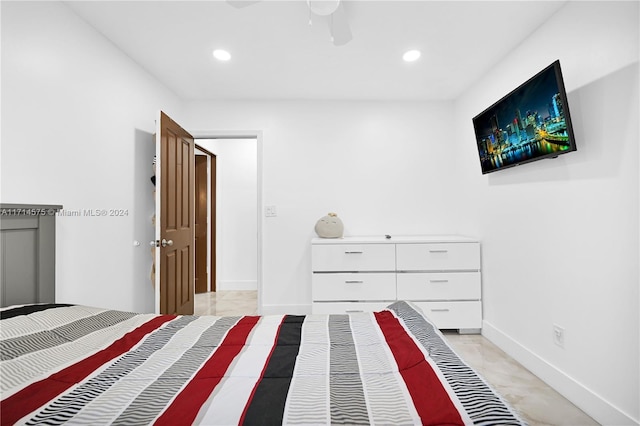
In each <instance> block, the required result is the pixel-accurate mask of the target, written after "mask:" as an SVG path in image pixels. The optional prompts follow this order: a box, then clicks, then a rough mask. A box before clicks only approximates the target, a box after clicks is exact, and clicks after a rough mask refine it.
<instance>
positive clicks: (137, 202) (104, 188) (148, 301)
mask: <svg viewBox="0 0 640 426" xmlns="http://www.w3.org/2000/svg"><path fill="white" fill-rule="evenodd" d="M1 7H2V105H3V107H4V108H2V125H3V126H2V159H1V168H2V171H1V174H2V188H1V200H2V202H3V203H38V204H43V203H44V204H62V205H63V206H64V209H65V210H66V211H68V212H73V211H78V212H84V210H94V211H97V210H99V209H107V210H111V209H121V210H125V211H126V212H127V213H126V215H125V216H121V217H96V216H88V215H81V216H80V217H78V216H60V217H58V220H57V225H58V227H57V236H58V240H57V256H58V258H57V271H56V272H57V273H56V278H57V285H56V290H57V294H56V298H57V301H59V302H70V303H82V304H87V305H96V306H104V307H111V308H118V309H124V310H135V311H152V310H153V297H154V296H153V289H152V285H151V282H150V280H149V271H150V266H151V256H150V253H149V245H148V243H149V241H150V240H151V239H153V228H152V227H151V222H150V219H151V215H152V214H153V198H152V195H151V193H152V191H153V185H152V184H151V183H150V180H149V178H150V176H151V174H152V171H151V162H152V159H153V155H154V152H155V151H154V150H155V147H154V142H153V133H154V131H155V123H154V120H155V118H156V115H157V111H158V110H159V109H164V110H166V111H167V112H168V113H169V114H172V112H175V111H178V109H179V107H180V102H179V100H178V99H177V97H176V96H174V95H173V94H172V93H171V92H169V91H168V90H167V89H166V88H164V87H163V86H162V85H160V84H159V83H158V82H157V81H156V80H154V79H153V78H151V77H150V76H149V75H148V74H147V73H146V72H144V71H143V70H142V69H141V68H140V67H139V66H138V65H136V64H135V63H134V62H133V61H131V60H130V59H129V58H128V57H127V56H125V55H124V54H123V53H122V52H121V51H119V50H118V49H116V48H115V47H114V46H113V45H112V44H111V43H110V42H109V41H107V40H106V39H104V38H103V37H102V36H100V35H99V34H98V33H97V32H96V31H95V30H94V29H92V28H91V27H89V26H88V25H87V24H86V23H84V21H82V20H80V19H79V18H78V17H77V16H76V15H75V14H73V12H71V11H70V10H69V8H68V7H67V6H65V5H63V4H61V3H57V2H42V3H39V2H2V3H1ZM173 115H177V113H176V114H173ZM178 118H179V117H176V119H178ZM134 240H138V241H140V243H141V246H139V247H134V245H133V241H134Z"/></svg>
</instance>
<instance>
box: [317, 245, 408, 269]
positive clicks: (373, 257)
mask: <svg viewBox="0 0 640 426" xmlns="http://www.w3.org/2000/svg"><path fill="white" fill-rule="evenodd" d="M311 255H312V261H311V267H312V270H313V271H314V272H316V271H335V272H354V271H395V269H396V250H395V246H394V245H393V244H335V245H334V244H317V245H312V246H311Z"/></svg>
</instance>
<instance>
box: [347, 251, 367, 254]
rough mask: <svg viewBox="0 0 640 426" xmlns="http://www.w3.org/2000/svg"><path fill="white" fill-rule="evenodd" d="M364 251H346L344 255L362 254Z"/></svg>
mask: <svg viewBox="0 0 640 426" xmlns="http://www.w3.org/2000/svg"><path fill="white" fill-rule="evenodd" d="M362 253H364V252H362V251H345V252H344V254H362Z"/></svg>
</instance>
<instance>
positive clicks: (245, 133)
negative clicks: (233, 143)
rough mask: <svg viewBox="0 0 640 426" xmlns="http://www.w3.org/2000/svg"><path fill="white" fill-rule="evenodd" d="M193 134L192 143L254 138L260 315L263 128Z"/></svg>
mask: <svg viewBox="0 0 640 426" xmlns="http://www.w3.org/2000/svg"><path fill="white" fill-rule="evenodd" d="M189 133H191V135H192V136H193V139H194V143H195V144H196V145H197V144H198V139H255V140H256V151H257V153H256V156H257V158H256V168H257V170H256V172H257V182H256V185H257V194H258V196H257V198H258V199H257V214H256V216H257V217H256V221H257V228H258V231H257V232H258V235H257V248H256V249H257V265H256V266H257V277H256V281H257V287H258V315H262V311H263V309H262V283H263V268H262V253H263V250H264V247H263V235H262V234H263V225H264V215H263V214H262V212H263V211H264V206H263V201H262V200H263V184H262V180H263V167H262V162H263V159H262V158H263V156H262V153H263V140H264V131H263V130H194V131H189Z"/></svg>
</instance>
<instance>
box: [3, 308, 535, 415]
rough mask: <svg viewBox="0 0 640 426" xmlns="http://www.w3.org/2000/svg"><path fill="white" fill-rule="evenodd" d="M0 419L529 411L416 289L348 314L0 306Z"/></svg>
mask: <svg viewBox="0 0 640 426" xmlns="http://www.w3.org/2000/svg"><path fill="white" fill-rule="evenodd" d="M0 318H1V322H0V325H1V326H0V337H1V340H0V355H1V356H0V391H1V393H2V395H1V397H2V401H1V403H0V404H1V405H0V410H1V411H0V419H1V423H2V425H10V424H26V425H38V424H47V425H55V424H63V423H67V422H69V423H72V424H77V425H89V424H90V425H101V424H104V425H107V424H108V425H112V424H115V425H147V424H160V425H162V424H166V425H182V424H185V425H186V424H202V425H236V424H247V425H250V424H256V425H279V424H299V425H329V424H345V425H366V424H382V425H390V424H401V425H409V424H425V425H426V424H429V425H463V424H480V425H497V424H500V425H521V424H524V422H523V421H522V420H521V419H520V418H519V417H518V415H517V414H516V413H515V412H514V411H513V410H512V409H511V408H510V407H509V406H508V405H507V404H506V403H505V402H504V400H503V399H502V398H501V397H500V396H499V395H498V394H497V393H496V392H495V391H494V390H493V389H492V388H491V387H490V386H489V385H488V384H487V383H486V382H485V381H484V380H483V379H482V378H480V377H479V376H478V374H476V373H475V372H474V371H473V370H472V369H471V368H470V367H469V366H467V365H466V364H465V363H464V362H462V361H461V360H460V359H459V358H458V356H457V355H456V354H455V353H454V352H453V351H452V349H451V348H450V347H449V346H448V345H447V344H446V342H445V341H444V340H443V337H442V335H441V334H440V332H439V331H438V330H437V329H436V328H435V327H434V326H433V325H432V324H431V323H430V322H429V321H428V319H427V318H426V317H425V316H424V315H423V314H422V312H421V311H420V310H419V309H417V308H416V307H414V306H413V305H412V304H410V303H407V302H397V303H394V304H392V305H390V306H389V307H388V308H387V309H386V310H383V311H380V312H372V313H351V314H346V315H306V316H304V315H272V316H263V317H258V316H243V317H215V316H200V317H198V316H175V315H154V314H134V313H130V312H120V311H113V310H105V309H99V308H92V307H86V306H74V305H56V304H51V305H27V306H21V307H13V308H9V309H5V310H2V311H0Z"/></svg>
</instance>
